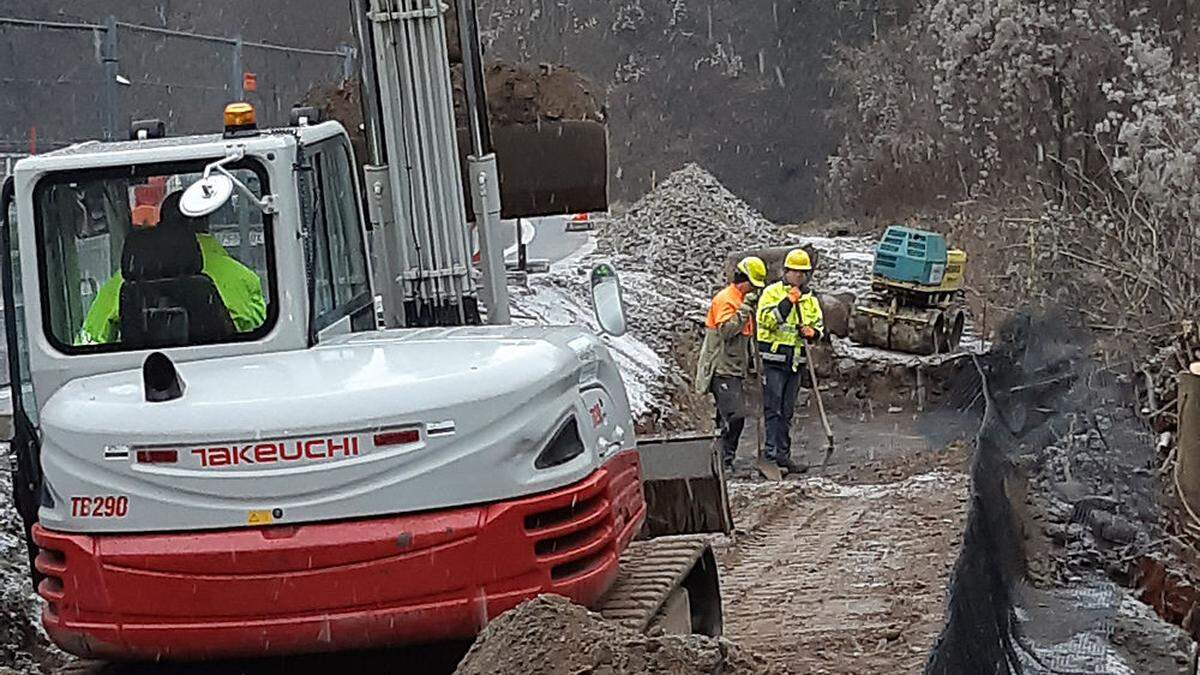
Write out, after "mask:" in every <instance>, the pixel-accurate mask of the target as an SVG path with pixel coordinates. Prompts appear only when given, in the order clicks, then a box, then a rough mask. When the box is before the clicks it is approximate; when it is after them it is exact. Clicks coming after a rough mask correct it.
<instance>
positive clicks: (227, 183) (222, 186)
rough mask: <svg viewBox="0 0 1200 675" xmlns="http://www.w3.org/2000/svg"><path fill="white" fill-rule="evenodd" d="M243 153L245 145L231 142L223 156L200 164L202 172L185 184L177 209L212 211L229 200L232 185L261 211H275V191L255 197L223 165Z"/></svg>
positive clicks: (196, 213)
mask: <svg viewBox="0 0 1200 675" xmlns="http://www.w3.org/2000/svg"><path fill="white" fill-rule="evenodd" d="M245 156H246V148H245V146H241V145H238V146H234V147H232V148H230V149H229V150H228V151H227V152H226V154H225V159H219V160H217V161H215V162H213V163H212V164H209V165H208V166H206V167H204V175H203V176H202V177H201V178H200V180H198V181H196V182H195V183H192V184H191V185H189V186H188V189H187V190H185V191H184V192H183V198H182V199H180V201H179V210H180V211H182V212H183V215H185V216H188V217H189V218H200V217H202V216H207V215H209V214H210V213H214V212H216V211H217V209H220V208H221V207H222V206H224V205H225V203H226V202H228V201H229V199H230V197H232V196H233V191H234V190H235V189H236V190H237V191H238V192H240V193H241V194H242V195H244V196H245V197H246V199H248V200H249V201H250V203H251V204H254V205H255V206H257V207H258V208H259V210H260V211H262V212H263V213H275V212H276V211H277V209H276V208H275V195H266V196H265V197H263V198H262V199H259V198H258V195H256V194H254V192H253V191H251V190H250V188H248V187H246V185H245V184H244V183H242V181H240V180H238V179H237V177H236V176H234V175H233V174H232V173H229V169H226V168H225V167H226V165H228V164H233V163H234V162H238V161H241V160H242V159H243V158H244V157H245Z"/></svg>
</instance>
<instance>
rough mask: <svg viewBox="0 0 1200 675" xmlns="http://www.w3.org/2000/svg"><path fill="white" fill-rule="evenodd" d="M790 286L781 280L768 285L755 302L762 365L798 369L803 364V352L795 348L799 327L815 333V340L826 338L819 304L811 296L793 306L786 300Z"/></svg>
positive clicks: (806, 294)
mask: <svg viewBox="0 0 1200 675" xmlns="http://www.w3.org/2000/svg"><path fill="white" fill-rule="evenodd" d="M789 290H791V287H790V286H788V285H787V284H785V283H783V282H782V281H778V282H776V283H773V284H771V285H770V286H767V288H766V289H765V290H764V291H763V292H762V295H761V296H760V297H759V299H758V311H757V312H756V315H755V318H756V319H757V321H758V335H757V338H758V349H759V351H760V352H762V359H763V364H764V365H776V366H781V365H782V366H791V368H792V370H799V369H800V366H801V365H803V364H804V350H803V349H796V345H797V344H798V342H799V340H800V339H801V338H800V327H801V326H808V327H809V328H812V329H813V330H815V331H817V337H818V339H819V338H820V337H822V336H824V335H825V315H824V314H823V313H822V312H821V303H820V302H819V301H818V300H817V298H816V296H814V295H813V294H812V293H805V294H803V295H801V296H800V302H798V303H796V304H794V305H793V304H792V301H791V298H789V297H788V291H789Z"/></svg>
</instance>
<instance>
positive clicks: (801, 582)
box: [719, 470, 968, 674]
mask: <svg viewBox="0 0 1200 675" xmlns="http://www.w3.org/2000/svg"><path fill="white" fill-rule="evenodd" d="M787 485H790V486H792V487H790V489H788V488H784V489H788V493H787V494H786V495H785V496H784V499H783V500H782V501H781V502H780V503H779V504H778V506H777V507H775V508H773V509H768V510H769V511H771V512H768V513H762V511H763V508H764V507H762V506H761V504H763V503H764V502H765V503H768V504H769V503H770V499H769V497H770V494H769V493H773V492H778V490H779V488H777V487H775V486H769V485H764V486H753V485H746V486H735V488H734V489H735V490H737V491H746V490H750V491H752V492H753V491H759V492H762V493H763V494H761V495H752V499H751V500H748V501H752V502H755V503H758V504H760V506H759V507H758V512H757V513H755V514H753V515H751V519H752V520H757V521H758V522H757V524H753V523H752V525H751V526H752V527H753V528H754V529H753V530H752V531H750V532H749V533H746V534H743V535H742V536H741V537H740V538H739V539H738V540H737V542H736V543H735V545H733V546H731V547H729V548H727V549H724V550H723V551H721V552H720V554H719V555H720V560H721V567H722V569H721V575H722V589H723V590H722V592H723V595H724V599H725V611H726V615H725V616H726V619H725V621H726V623H725V629H726V635H727V636H728V637H729V638H730V639H732V640H734V641H735V642H737V643H739V644H740V645H742V646H743V647H745V648H747V649H748V650H750V651H752V652H755V653H757V654H759V655H761V656H765V657H767V658H768V660H770V661H772V662H775V663H777V664H779V665H781V666H783V667H784V668H785V669H787V670H788V671H790V672H792V673H797V674H800V673H884V672H887V673H911V672H920V670H921V667H922V665H923V664H924V661H925V655H926V654H927V653H928V650H929V647H930V645H931V644H932V643H933V640H934V638H935V637H936V636H937V633H938V631H939V629H940V628H941V625H942V616H943V611H944V602H945V591H946V584H947V581H948V579H949V575H950V569H951V567H952V566H953V564H954V559H955V555H956V554H957V543H958V537H959V535H960V533H961V532H962V525H963V519H964V518H965V515H966V496H967V489H968V486H967V478H966V476H965V475H963V474H961V473H957V472H953V471H947V470H937V471H934V472H932V473H928V474H922V475H917V476H913V477H910V478H907V479H905V480H903V481H901V482H898V483H893V484H887V485H860V486H844V485H840V484H837V483H834V482H832V481H828V480H824V479H819V478H818V479H810V480H807V481H803V482H800V483H790V484H787ZM764 498H765V499H764Z"/></svg>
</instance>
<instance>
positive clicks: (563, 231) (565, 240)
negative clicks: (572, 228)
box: [503, 216, 588, 262]
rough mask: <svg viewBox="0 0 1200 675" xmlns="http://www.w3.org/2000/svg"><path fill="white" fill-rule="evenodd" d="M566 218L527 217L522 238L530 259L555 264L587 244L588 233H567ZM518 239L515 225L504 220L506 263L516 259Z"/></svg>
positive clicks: (513, 222)
mask: <svg viewBox="0 0 1200 675" xmlns="http://www.w3.org/2000/svg"><path fill="white" fill-rule="evenodd" d="M568 220H569V218H568V217H567V216H546V217H543V218H526V219H525V223H526V225H527V227H526V228H525V231H524V239H525V242H526V246H527V247H528V250H527V252H526V255H527V256H528V257H529V259H530V260H533V259H535V258H540V259H544V260H549V261H550V262H556V261H559V260H562V259H563V258H566V257H567V256H569V255H571V254H572V253H574V252H575V251H577V250H579V248H580V247H581V246H583V245H584V244H586V243H587V240H588V233H587V232H567V221H568ZM516 240H517V227H516V222H515V221H511V220H506V221H504V239H503V242H504V248H505V251H506V253H507V255H506V258H507V259H508V260H516V257H517V253H516V249H515V248H514V245H515V243H516ZM510 249H511V250H510Z"/></svg>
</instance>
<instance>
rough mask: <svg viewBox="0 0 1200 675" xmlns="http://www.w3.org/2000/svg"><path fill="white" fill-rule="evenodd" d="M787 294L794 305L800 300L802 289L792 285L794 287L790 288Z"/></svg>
mask: <svg viewBox="0 0 1200 675" xmlns="http://www.w3.org/2000/svg"><path fill="white" fill-rule="evenodd" d="M787 296H788V300H791V301H792V304H793V305H795V304H797V303H799V302H800V289H799V288H796V287H795V286H792V288H791V289H790V290H788V295H787Z"/></svg>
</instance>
